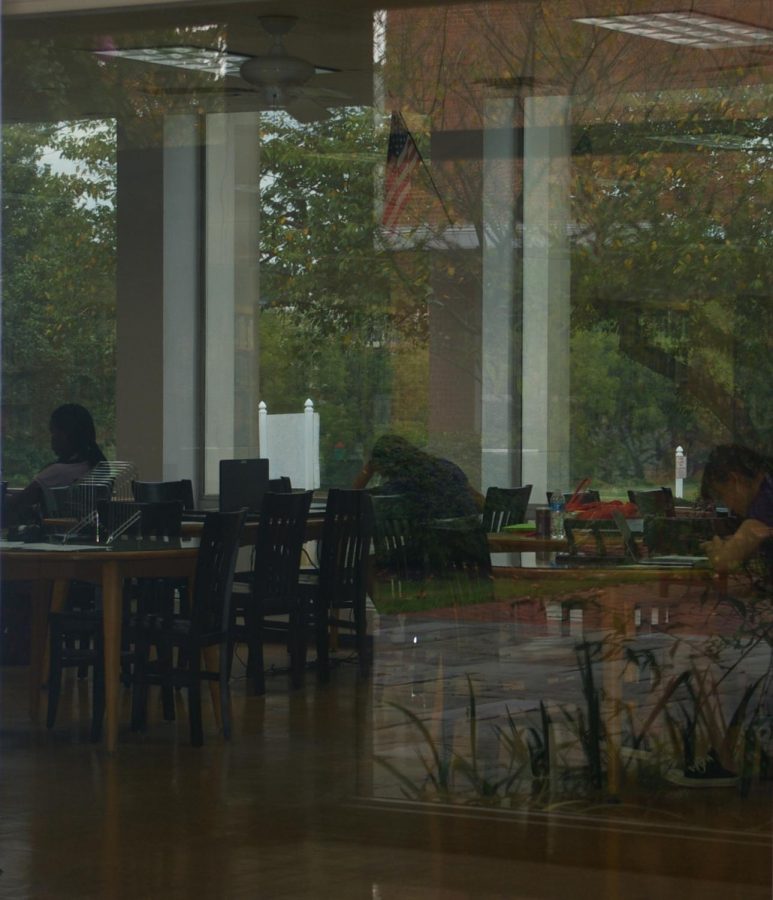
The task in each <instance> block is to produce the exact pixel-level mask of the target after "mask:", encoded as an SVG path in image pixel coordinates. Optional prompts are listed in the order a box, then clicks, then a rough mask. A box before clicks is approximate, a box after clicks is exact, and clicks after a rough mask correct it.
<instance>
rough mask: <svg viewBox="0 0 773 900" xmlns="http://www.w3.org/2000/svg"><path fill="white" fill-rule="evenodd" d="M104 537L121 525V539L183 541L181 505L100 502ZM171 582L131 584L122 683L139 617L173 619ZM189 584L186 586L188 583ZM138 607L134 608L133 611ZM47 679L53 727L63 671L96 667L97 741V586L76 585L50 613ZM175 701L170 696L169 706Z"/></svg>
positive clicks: (96, 715)
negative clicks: (63, 603)
mask: <svg viewBox="0 0 773 900" xmlns="http://www.w3.org/2000/svg"><path fill="white" fill-rule="evenodd" d="M97 512H98V515H99V520H100V529H101V531H102V535H103V536H106V535H109V534H111V533H113V532H115V531H116V530H118V529H119V528H121V527H122V526H124V531H123V534H122V536H121V538H119V539H117V544H116V545H117V546H120V543H121V541H122V540H130V539H135V540H136V539H139V538H141V539H146V540H157V541H163V540H168V539H174V538H179V537H180V529H181V522H182V504H180V503H144V504H143V503H135V502H133V501H130V500H129V501H122V500H100V501H99V502H98V504H97ZM177 586H178V585H177V583H176V581H174V580H173V579H152V578H142V579H138V580H136V581H134V582H132V583H130V584H127V586H126V590H125V594H124V627H123V632H124V648H123V649H124V656H123V660H122V667H123V670H124V675H123V679H124V681H125V682H126V683H128V682H129V678H130V675H129V671H128V667H129V665H130V662H131V656H130V654H129V653H128V651H129V645H130V643H131V641H132V637H133V634H134V630H135V623H136V619H137V617H138V616H140V615H147V614H148V613H151V612H154V613H163V614H166V615H171V613H172V603H173V600H174V590H175V588H176V587H177ZM186 586H187V585H186ZM133 606H134V607H135V608H132V607H133ZM49 640H50V643H49V648H50V649H49V675H48V685H49V689H48V714H47V718H46V724H47V726H48V727H49V728H53V726H54V724H55V723H56V715H57V711H58V707H59V698H60V694H61V686H62V674H63V670H64V669H66V668H70V667H77V669H78V676H79V677H81V678H85V677H86V675H87V674H88V669H89V667H93V669H94V685H93V692H94V696H93V709H92V726H91V736H92V740H94V741H98V740H99V737H100V733H101V729H102V717H103V713H104V703H105V686H104V668H103V661H104V659H103V650H102V611H101V609H100V604H99V597H98V592H97V590H96V589H95V588H94V586H93V585H90V584H85V583H81V582H72V583H71V585H70V589H69V592H68V597H67V604H66V608H65V609H64V610H61V611H58V612H52V613H50V615H49ZM169 703H171V695H170V696H169V698H168V699H167V705H168V704H169Z"/></svg>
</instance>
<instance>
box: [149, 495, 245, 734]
mask: <svg viewBox="0 0 773 900" xmlns="http://www.w3.org/2000/svg"><path fill="white" fill-rule="evenodd" d="M245 516H246V512H245V511H244V510H239V511H238V512H230V513H209V514H208V515H207V516H206V518H205V519H204V527H203V530H202V533H201V540H200V543H199V552H198V558H197V560H196V576H195V586H194V591H193V597H192V598H191V608H190V613H189V614H188V615H185V616H183V615H176V616H171V617H170V616H165V615H152V614H151V615H148V616H146V617H144V619H143V620H142V621H140V622H138V627H137V637H136V643H135V657H136V660H135V666H134V673H133V677H132V682H133V691H132V728H133V729H134V730H139V729H141V728H144V727H145V725H146V722H147V694H148V687H149V686H150V685H154V684H160V685H161V686H162V688H164V689H165V690H166V692H167V694H169V693H171V691H172V689H173V687H174V686H179V687H187V688H188V716H189V720H190V735H191V744H193V746H194V747H200V746H201V745H202V744H203V743H204V733H203V728H202V721H201V683H202V681H210V682H217V684H218V686H219V699H220V710H221V715H222V725H223V735H224V737H226V738H229V737H230V736H231V716H230V707H229V695H228V656H227V653H228V649H229V628H230V622H231V595H232V589H233V575H234V566H235V565H236V556H237V553H238V551H239V535H240V533H241V530H242V525H243V524H244V519H245ZM153 646H155V647H156V648H157V649H158V659H157V660H156V661H155V662H154V663H151V661H150V648H151V647H153ZM214 648H218V651H219V652H218V661H217V670H216V671H215V669H214V668H206V669H202V666H201V657H202V654H205V655H206V656H207V657H208V660H207V661H208V664H209V665H213V663H214V654H213V653H211V652H210V651H211V650H212V649H214ZM175 649H177V650H178V651H179V654H180V657H178V664H177V665H175V664H174V650H175ZM180 658H184V660H185V663H186V664H185V666H184V667H181V666H180V665H179V659H180ZM165 714H166V712H165Z"/></svg>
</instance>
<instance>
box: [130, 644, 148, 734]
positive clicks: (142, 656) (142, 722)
mask: <svg viewBox="0 0 773 900" xmlns="http://www.w3.org/2000/svg"><path fill="white" fill-rule="evenodd" d="M149 655H150V641H149V640H148V637H147V635H145V634H142V633H140V634H138V635H137V639H136V641H135V644H134V675H133V682H134V685H133V687H132V724H131V729H132V731H143V730H144V729H145V726H146V725H147V720H148V682H147V678H148V656H149Z"/></svg>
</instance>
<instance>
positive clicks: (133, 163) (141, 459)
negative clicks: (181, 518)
mask: <svg viewBox="0 0 773 900" xmlns="http://www.w3.org/2000/svg"><path fill="white" fill-rule="evenodd" d="M200 198H201V193H200V141H199V132H198V119H197V117H195V116H175V117H170V118H167V119H166V120H164V121H163V122H159V121H157V120H156V121H153V122H152V123H150V124H149V126H148V127H147V128H143V127H141V125H140V124H139V123H132V127H131V129H130V130H127V129H124V128H122V127H119V130H118V206H117V241H118V262H117V274H116V280H117V313H116V334H117V360H116V369H117V372H116V421H117V449H116V455H117V456H118V458H120V459H124V460H129V461H131V462H133V463H134V464H135V465H136V467H137V473H138V477H139V478H140V479H143V480H163V479H175V478H191V479H192V480H193V482H194V485H196V484H197V483H198V475H197V459H198V446H199V443H200V442H199V439H198V434H197V423H198V420H199V416H198V403H197V399H198V394H199V389H198V384H199V379H198V365H199V357H200V354H199V352H198V342H197V335H198V332H199V297H200V290H199V284H200V264H199V246H200V240H199V236H200V232H199V223H200V214H199V210H200V205H201V200H200Z"/></svg>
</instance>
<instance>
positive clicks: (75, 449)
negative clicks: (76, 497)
mask: <svg viewBox="0 0 773 900" xmlns="http://www.w3.org/2000/svg"><path fill="white" fill-rule="evenodd" d="M49 431H50V432H51V449H52V450H53V452H54V455H55V456H56V460H55V461H54V462H51V463H49V464H48V465H47V466H45V467H44V468H42V469H41V470H40V471H39V472H38V474H37V475H36V476H35V477H34V478H33V479H32V481H31V482H30V483H29V484H28V485H27V486H26V487H25V488H24V490H22V491H20V492H19V493H18V494H13V495H11V496H9V497H8V498H7V500H6V510H7V513H8V514H9V516H10V518H11V519H12V521H13V520H15V521H19V520H21V519H22V518H23V517H24V514H25V512H27V511H29V510H31V509H32V507H34V506H35V505H36V504H38V503H40V502H41V501H42V500H43V494H44V492H45V490H46V489H49V488H56V487H67V485H70V484H72V483H73V482H75V481H78V479H80V478H83V477H84V475H87V474H88V473H89V472H90V471H91V470H92V469H93V468H94V466H95V465H96V464H97V463H98V462H101V461H102V460H104V458H105V456H104V454H103V453H102V451H101V449H100V448H99V444H97V436H96V430H95V428H94V420H93V419H92V417H91V413H90V412H89V411H88V410H87V409H86V408H85V407H84V406H81V405H80V404H78V403H65V404H64V405H63V406H59V407H57V408H56V409H55V410H54V411H53V412H52V413H51V419H50V420H49Z"/></svg>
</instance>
